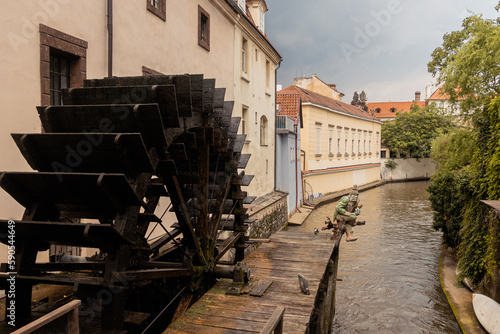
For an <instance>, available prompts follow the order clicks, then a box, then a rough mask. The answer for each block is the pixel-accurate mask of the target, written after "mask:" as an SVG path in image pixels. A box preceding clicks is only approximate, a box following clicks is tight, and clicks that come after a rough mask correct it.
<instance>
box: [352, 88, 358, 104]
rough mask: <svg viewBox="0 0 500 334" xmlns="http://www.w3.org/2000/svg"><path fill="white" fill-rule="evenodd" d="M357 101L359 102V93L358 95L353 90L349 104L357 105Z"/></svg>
mask: <svg viewBox="0 0 500 334" xmlns="http://www.w3.org/2000/svg"><path fill="white" fill-rule="evenodd" d="M358 103H359V95H358V92H357V91H356V92H354V95H353V97H352V101H351V104H352V105H353V106H356V105H358Z"/></svg>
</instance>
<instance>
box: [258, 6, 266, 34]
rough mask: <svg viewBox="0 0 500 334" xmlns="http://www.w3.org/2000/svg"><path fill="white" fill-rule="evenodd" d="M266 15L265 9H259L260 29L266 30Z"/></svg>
mask: <svg viewBox="0 0 500 334" xmlns="http://www.w3.org/2000/svg"><path fill="white" fill-rule="evenodd" d="M264 16H265V13H264V11H262V10H260V11H259V29H260V31H262V32H264V31H265V24H264Z"/></svg>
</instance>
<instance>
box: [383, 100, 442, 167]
mask: <svg viewBox="0 0 500 334" xmlns="http://www.w3.org/2000/svg"><path fill="white" fill-rule="evenodd" d="M451 128H452V122H451V119H450V118H449V117H448V116H444V115H442V114H441V111H440V110H439V109H437V108H436V107H434V106H433V105H430V106H427V107H425V108H423V109H422V108H420V107H419V106H418V105H413V107H412V109H411V110H410V112H407V113H400V112H398V113H396V119H395V120H394V121H392V122H386V123H384V124H382V134H381V137H382V141H383V142H384V144H385V145H387V147H389V149H390V150H391V151H397V152H400V153H402V154H403V155H404V156H405V157H411V158H417V159H420V158H423V157H426V156H429V154H430V151H431V143H432V141H433V140H434V139H435V138H436V137H438V136H439V135H441V134H443V133H446V132H448V131H449V130H450V129H451Z"/></svg>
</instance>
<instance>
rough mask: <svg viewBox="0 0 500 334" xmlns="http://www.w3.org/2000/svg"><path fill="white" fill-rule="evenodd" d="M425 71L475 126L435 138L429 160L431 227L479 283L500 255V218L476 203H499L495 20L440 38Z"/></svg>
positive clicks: (499, 69) (499, 64) (474, 22)
mask: <svg viewBox="0 0 500 334" xmlns="http://www.w3.org/2000/svg"><path fill="white" fill-rule="evenodd" d="M499 6H500V3H499ZM498 8H500V7H498ZM428 69H429V72H431V73H432V74H433V75H438V82H439V83H444V86H443V87H444V88H443V89H444V92H445V93H446V94H448V95H449V96H450V99H451V100H452V102H453V101H459V102H460V107H461V109H462V114H463V115H466V116H470V121H469V123H468V124H470V126H472V127H473V129H472V130H470V131H468V130H462V129H460V130H456V131H453V132H452V133H450V134H448V135H444V136H441V137H439V138H438V139H437V140H436V141H434V144H433V145H434V146H433V150H432V153H431V156H432V158H433V159H434V160H435V161H436V162H437V164H438V171H437V172H436V173H435V175H433V177H432V182H431V185H430V186H429V189H428V190H429V193H430V200H431V202H432V207H433V209H434V210H435V211H436V213H435V216H434V227H435V228H436V229H440V230H442V231H443V241H444V242H445V243H446V244H448V245H450V246H455V247H457V248H458V258H459V263H460V270H461V274H460V276H459V278H458V279H459V280H460V279H462V278H463V277H470V278H471V279H472V280H473V282H474V283H475V284H478V283H479V282H480V281H481V280H482V279H483V278H484V277H485V275H489V274H491V273H492V268H493V267H494V266H495V265H497V263H498V260H499V257H500V247H499V232H498V231H499V229H500V227H499V224H500V222H499V219H498V217H496V216H495V217H492V213H491V212H490V209H489V208H488V207H487V206H486V205H484V204H483V203H481V200H486V199H490V200H500V98H495V97H496V96H500V86H499V85H498V82H499V80H500V26H499V21H498V20H497V21H493V20H485V19H483V18H482V16H481V15H472V16H470V17H468V18H466V19H465V20H464V21H463V24H462V30H460V31H454V32H452V33H449V34H446V35H445V36H444V37H443V45H442V46H441V47H439V48H437V49H435V50H434V52H433V53H432V60H431V62H430V63H429V64H428ZM457 231H458V233H457Z"/></svg>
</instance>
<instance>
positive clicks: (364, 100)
mask: <svg viewBox="0 0 500 334" xmlns="http://www.w3.org/2000/svg"><path fill="white" fill-rule="evenodd" d="M359 99H360V100H361V102H366V93H365V91H364V90H363V91H361V95H360V96H359Z"/></svg>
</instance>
